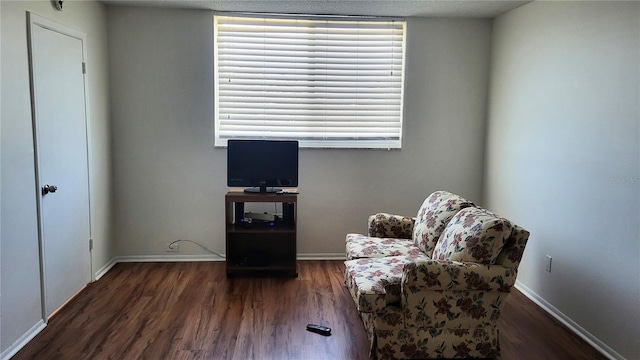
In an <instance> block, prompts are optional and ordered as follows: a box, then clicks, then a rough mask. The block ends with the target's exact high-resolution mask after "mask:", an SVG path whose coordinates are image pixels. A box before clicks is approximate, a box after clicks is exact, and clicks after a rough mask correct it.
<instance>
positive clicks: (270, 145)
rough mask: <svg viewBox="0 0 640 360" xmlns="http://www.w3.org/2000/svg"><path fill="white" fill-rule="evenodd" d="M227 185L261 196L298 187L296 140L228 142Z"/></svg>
mask: <svg viewBox="0 0 640 360" xmlns="http://www.w3.org/2000/svg"><path fill="white" fill-rule="evenodd" d="M227 186H229V187H247V188H246V189H245V190H244V191H245V192H260V193H265V192H278V191H282V189H281V188H282V187H297V186H298V141H296V140H236V139H231V140H229V141H228V142H227Z"/></svg>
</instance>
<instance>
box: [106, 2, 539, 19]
mask: <svg viewBox="0 0 640 360" xmlns="http://www.w3.org/2000/svg"><path fill="white" fill-rule="evenodd" d="M530 1H531V0H528V1H516V0H513V1H512V0H498V1H495V0H493V1H485V0H464V1H463V0H102V1H101V2H102V3H104V4H107V5H116V6H145V7H164V8H175V9H208V10H217V11H231V12H258V13H286V14H316V15H363V16H400V17H409V16H417V17H459V18H493V17H496V16H498V15H500V14H503V13H505V12H507V11H509V10H512V9H515V8H517V7H519V6H522V5H524V4H526V3H528V2H530Z"/></svg>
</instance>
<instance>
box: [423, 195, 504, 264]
mask: <svg viewBox="0 0 640 360" xmlns="http://www.w3.org/2000/svg"><path fill="white" fill-rule="evenodd" d="M511 229H512V227H511V223H510V222H509V221H508V220H506V219H503V218H500V217H498V216H496V215H495V214H493V213H491V212H489V211H487V210H485V209H480V208H476V207H469V208H465V209H462V210H460V212H458V213H457V214H456V215H455V216H454V217H453V219H451V221H450V222H449V224H448V225H447V227H446V228H445V229H444V232H443V233H442V235H441V236H440V240H438V243H437V244H436V247H435V249H434V251H433V256H432V257H433V258H434V259H436V260H452V261H469V262H477V263H481V264H493V263H495V261H496V258H497V257H498V255H499V254H500V251H501V250H502V248H503V247H504V244H505V243H506V242H507V239H508V238H509V237H510V236H511Z"/></svg>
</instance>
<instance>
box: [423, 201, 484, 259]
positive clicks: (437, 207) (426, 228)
mask: <svg viewBox="0 0 640 360" xmlns="http://www.w3.org/2000/svg"><path fill="white" fill-rule="evenodd" d="M470 206H475V205H474V204H473V203H472V202H470V201H468V200H466V199H464V198H463V197H461V196H458V195H455V194H452V193H450V192H448V191H436V192H434V193H433V194H431V195H429V196H428V197H427V198H426V199H425V200H424V202H423V203H422V206H421V207H420V210H419V211H418V216H417V217H416V221H415V224H414V226H413V241H414V242H415V244H416V246H418V247H419V248H420V249H421V250H422V251H423V252H424V253H425V254H426V255H427V256H428V257H431V256H432V253H433V249H434V248H435V246H436V243H437V242H438V239H439V238H440V234H442V231H443V230H444V228H445V227H446V226H447V224H448V223H449V221H450V220H451V219H452V218H453V216H454V215H455V214H456V213H458V211H460V209H464V208H467V207H470Z"/></svg>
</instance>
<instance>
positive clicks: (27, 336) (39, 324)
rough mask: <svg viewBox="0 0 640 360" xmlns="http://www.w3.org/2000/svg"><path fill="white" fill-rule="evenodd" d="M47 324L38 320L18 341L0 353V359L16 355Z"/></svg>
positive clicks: (5, 359)
mask: <svg viewBox="0 0 640 360" xmlns="http://www.w3.org/2000/svg"><path fill="white" fill-rule="evenodd" d="M46 326H47V324H45V322H44V320H40V321H38V322H37V323H36V324H35V325H33V326H32V327H31V329H29V330H27V332H26V333H24V334H23V335H22V336H20V338H18V340H16V342H14V343H13V344H11V346H9V347H8V348H7V349H6V350H5V351H3V352H2V354H0V359H2V360H9V359H11V357H12V356H13V355H15V354H16V353H17V352H18V351H20V349H22V348H23V347H24V346H25V345H27V343H28V342H29V341H31V340H32V339H33V338H34V337H36V335H38V334H39V333H40V331H42V330H43V329H44V328H45V327H46Z"/></svg>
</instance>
